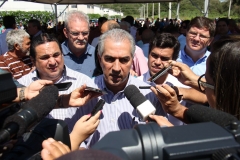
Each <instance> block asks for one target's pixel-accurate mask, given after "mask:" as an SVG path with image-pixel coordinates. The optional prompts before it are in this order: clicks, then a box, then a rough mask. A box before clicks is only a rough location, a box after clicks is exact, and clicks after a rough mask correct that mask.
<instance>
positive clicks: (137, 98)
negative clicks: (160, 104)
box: [124, 85, 156, 121]
mask: <svg viewBox="0 0 240 160" xmlns="http://www.w3.org/2000/svg"><path fill="white" fill-rule="evenodd" d="M124 94H125V96H126V97H127V99H128V100H129V102H130V103H131V105H132V106H133V107H134V109H136V110H137V112H138V114H139V116H140V118H141V119H142V120H143V121H146V120H147V119H148V116H149V115H150V114H155V112H156V108H155V107H154V106H153V105H152V103H151V102H150V101H149V100H147V99H146V98H145V97H144V95H143V94H142V93H140V91H139V89H138V88H137V87H136V86H134V85H129V86H127V87H126V88H125V90H124Z"/></svg>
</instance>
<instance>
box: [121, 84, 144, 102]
mask: <svg viewBox="0 0 240 160" xmlns="http://www.w3.org/2000/svg"><path fill="white" fill-rule="evenodd" d="M136 93H140V91H139V89H138V88H137V87H136V86H134V85H128V86H127V87H126V88H125V89H124V94H125V96H126V97H127V99H131V97H132V96H134V94H136Z"/></svg>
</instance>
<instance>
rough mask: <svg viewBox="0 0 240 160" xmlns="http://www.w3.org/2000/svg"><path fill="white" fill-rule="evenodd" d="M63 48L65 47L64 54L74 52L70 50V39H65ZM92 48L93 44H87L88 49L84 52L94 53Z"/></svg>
mask: <svg viewBox="0 0 240 160" xmlns="http://www.w3.org/2000/svg"><path fill="white" fill-rule="evenodd" d="M62 49H63V54H64V55H67V54H68V53H70V54H73V53H72V52H71V51H70V50H69V47H68V40H65V41H64V42H63V43H62ZM90 49H91V45H90V44H87V49H86V51H85V53H84V54H88V55H92V52H90V51H89V50H90Z"/></svg>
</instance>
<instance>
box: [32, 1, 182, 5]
mask: <svg viewBox="0 0 240 160" xmlns="http://www.w3.org/2000/svg"><path fill="white" fill-rule="evenodd" d="M28 1H29V0H28ZM179 1H180V0H31V1H30V2H36V3H45V4H104V3H159V2H179Z"/></svg>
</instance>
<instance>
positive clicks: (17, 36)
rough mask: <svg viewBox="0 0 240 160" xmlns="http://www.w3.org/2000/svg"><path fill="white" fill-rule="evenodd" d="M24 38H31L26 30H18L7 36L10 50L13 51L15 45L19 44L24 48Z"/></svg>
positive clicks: (10, 32)
mask: <svg viewBox="0 0 240 160" xmlns="http://www.w3.org/2000/svg"><path fill="white" fill-rule="evenodd" d="M24 37H28V38H30V36H29V34H28V33H27V32H26V31H25V30H22V29H16V30H11V31H9V32H8V33H7V36H6V41H7V45H8V50H9V51H13V50H14V44H18V45H19V46H20V47H21V48H22V43H23V40H24Z"/></svg>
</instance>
